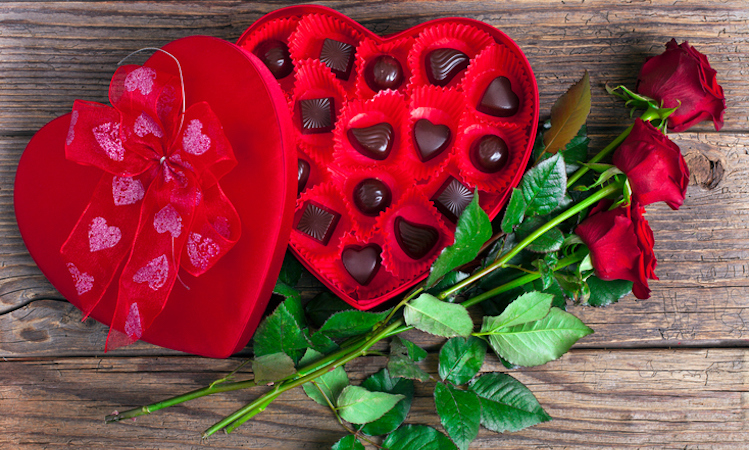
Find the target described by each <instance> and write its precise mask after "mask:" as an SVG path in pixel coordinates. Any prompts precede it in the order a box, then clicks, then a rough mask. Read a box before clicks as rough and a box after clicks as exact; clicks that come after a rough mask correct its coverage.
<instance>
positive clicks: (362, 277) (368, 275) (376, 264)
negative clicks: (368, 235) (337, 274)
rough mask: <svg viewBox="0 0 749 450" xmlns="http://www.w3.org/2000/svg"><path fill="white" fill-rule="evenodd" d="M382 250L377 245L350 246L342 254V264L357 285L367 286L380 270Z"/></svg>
mask: <svg viewBox="0 0 749 450" xmlns="http://www.w3.org/2000/svg"><path fill="white" fill-rule="evenodd" d="M381 253H382V249H381V248H380V246H379V245H377V244H370V245H366V246H364V247H357V246H350V247H346V248H345V249H344V250H343V252H341V262H342V263H343V267H344V268H345V269H346V271H347V272H348V273H349V275H351V277H352V278H353V279H354V280H356V282H357V283H359V284H361V285H362V286H366V285H368V284H369V282H370V281H372V279H373V278H374V277H375V275H377V271H378V270H380V263H381V262H382V258H381V257H380V254H381Z"/></svg>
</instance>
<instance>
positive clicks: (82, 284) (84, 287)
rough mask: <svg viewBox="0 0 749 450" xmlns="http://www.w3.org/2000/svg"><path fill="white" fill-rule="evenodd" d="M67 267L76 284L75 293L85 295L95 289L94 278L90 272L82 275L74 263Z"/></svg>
mask: <svg viewBox="0 0 749 450" xmlns="http://www.w3.org/2000/svg"><path fill="white" fill-rule="evenodd" d="M67 267H68V271H69V272H70V276H72V277H73V281H74V282H75V291H76V292H77V293H78V295H83V294H85V293H86V292H88V291H90V290H91V289H92V288H93V287H94V277H92V276H91V275H90V274H89V273H88V272H83V273H81V271H80V270H78V267H76V265H75V264H73V263H68V264H67Z"/></svg>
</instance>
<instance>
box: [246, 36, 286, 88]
mask: <svg viewBox="0 0 749 450" xmlns="http://www.w3.org/2000/svg"><path fill="white" fill-rule="evenodd" d="M252 53H254V54H255V56H257V57H258V58H260V60H261V61H262V62H263V63H264V64H265V66H266V67H268V69H270V72H271V73H272V74H273V76H274V77H276V79H277V80H280V79H281V78H284V77H287V76H288V75H289V74H290V73H291V71H292V70H293V69H294V65H293V63H292V62H291V55H290V54H289V46H288V45H286V43H284V42H281V41H278V40H276V39H268V40H266V41H263V42H261V43H260V44H258V46H257V47H255V50H254V51H253V52H252Z"/></svg>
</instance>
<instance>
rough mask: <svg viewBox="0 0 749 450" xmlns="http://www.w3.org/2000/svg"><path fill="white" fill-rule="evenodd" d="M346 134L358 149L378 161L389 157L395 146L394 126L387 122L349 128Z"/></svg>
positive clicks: (352, 144)
mask: <svg viewBox="0 0 749 450" xmlns="http://www.w3.org/2000/svg"><path fill="white" fill-rule="evenodd" d="M346 134H347V136H348V140H349V142H351V146H352V147H354V148H355V149H356V151H358V152H359V153H361V154H362V155H364V156H366V157H369V158H372V159H375V160H377V161H382V160H383V159H385V158H387V157H388V155H389V154H390V150H392V148H393V127H392V125H390V124H389V123H387V122H382V123H378V124H376V125H372V126H371V127H364V128H349V130H348V132H347V133H346Z"/></svg>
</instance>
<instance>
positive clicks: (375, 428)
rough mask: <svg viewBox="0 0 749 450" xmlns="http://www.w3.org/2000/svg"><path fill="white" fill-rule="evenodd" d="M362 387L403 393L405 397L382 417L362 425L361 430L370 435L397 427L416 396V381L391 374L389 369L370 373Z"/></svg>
mask: <svg viewBox="0 0 749 450" xmlns="http://www.w3.org/2000/svg"><path fill="white" fill-rule="evenodd" d="M361 385H362V387H363V388H365V389H367V390H369V391H372V392H387V393H388V394H401V395H402V396H403V399H401V401H399V402H398V403H396V404H395V406H393V409H391V410H390V411H388V412H386V413H385V414H384V415H383V416H382V417H380V418H379V419H377V420H375V421H374V422H370V423H368V424H366V425H364V426H362V427H361V429H360V431H361V432H362V433H364V434H367V435H370V436H380V435H383V434H388V433H390V432H392V431H393V430H395V429H397V428H398V427H399V426H400V425H401V424H402V423H403V421H404V420H406V416H407V415H408V411H409V410H410V409H411V402H412V401H413V397H414V382H413V381H411V380H408V379H405V378H394V377H391V376H390V373H389V372H388V370H387V369H382V370H380V371H379V372H377V373H375V374H374V375H370V376H369V377H367V379H366V380H364V381H363V382H362V384H361Z"/></svg>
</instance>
